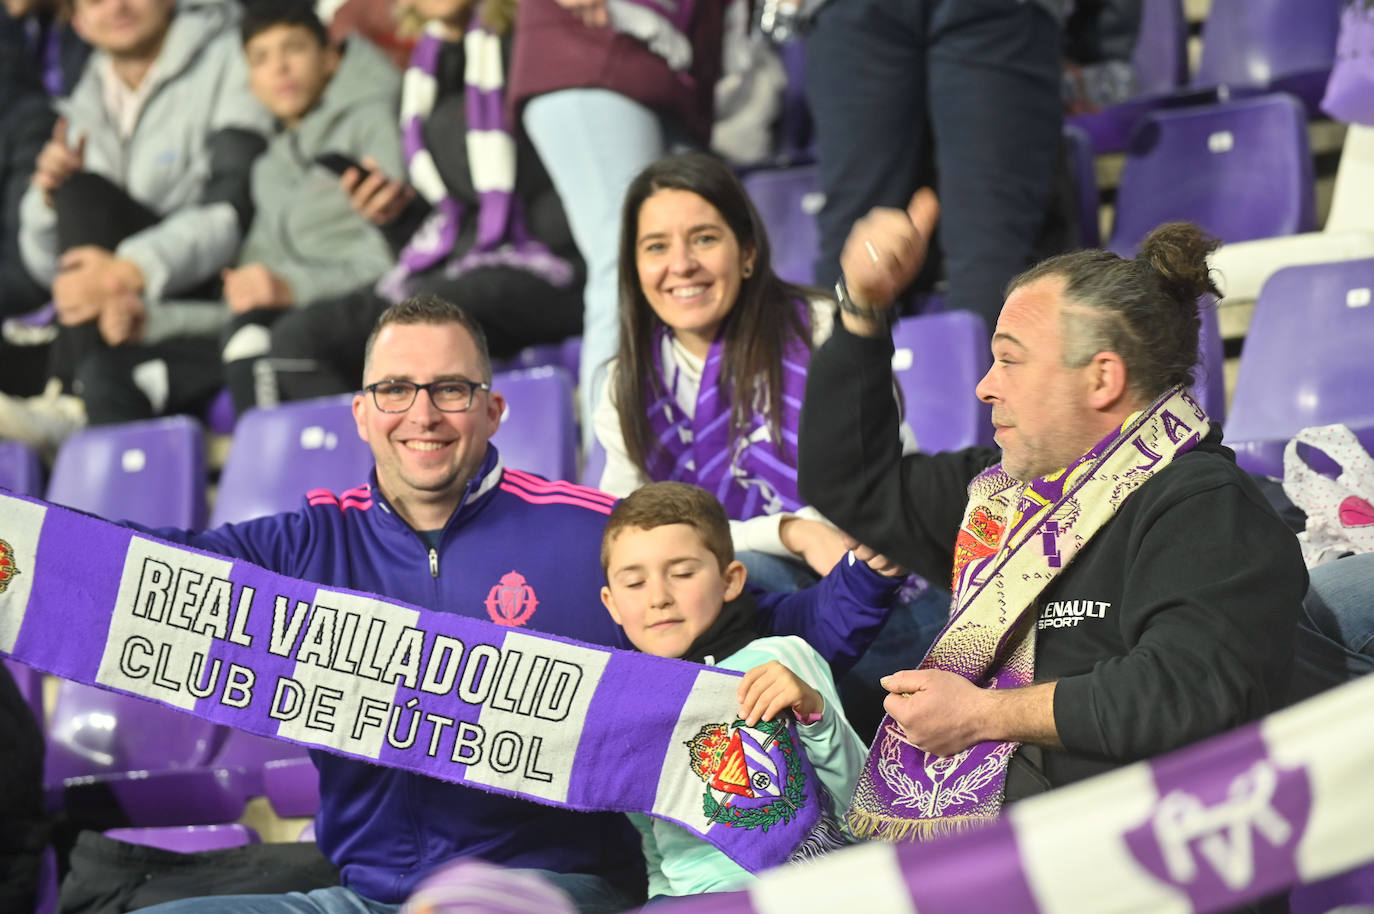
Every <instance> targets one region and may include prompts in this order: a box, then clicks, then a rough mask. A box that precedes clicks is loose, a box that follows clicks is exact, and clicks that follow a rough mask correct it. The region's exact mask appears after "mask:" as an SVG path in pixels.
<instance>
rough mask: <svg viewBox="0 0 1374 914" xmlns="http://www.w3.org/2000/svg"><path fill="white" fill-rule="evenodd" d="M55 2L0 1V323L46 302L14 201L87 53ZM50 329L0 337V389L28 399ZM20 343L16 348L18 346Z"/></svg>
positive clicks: (38, 379)
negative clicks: (26, 259) (24, 250)
mask: <svg viewBox="0 0 1374 914" xmlns="http://www.w3.org/2000/svg"><path fill="white" fill-rule="evenodd" d="M56 8H57V4H56V3H55V2H54V0H4V3H3V5H0V320H5V319H7V318H11V317H16V316H18V315H22V314H25V313H28V312H31V311H33V310H34V309H36V308H38V307H40V306H41V305H43V303H45V302H46V301H48V290H47V289H46V288H45V287H44V286H42V285H41V284H40V283H38V282H36V281H35V280H34V279H33V277H31V276H30V275H29V273H28V270H27V269H25V268H24V264H23V260H22V259H21V258H20V256H19V203H20V201H21V200H22V199H23V197H24V191H25V190H26V189H27V188H28V186H29V178H30V177H31V176H32V174H33V168H34V162H36V161H37V159H38V153H39V152H40V151H41V150H42V149H43V144H44V143H46V142H47V140H48V137H49V136H50V135H51V134H52V125H53V120H54V119H55V118H56V114H55V113H54V112H53V110H52V100H53V99H54V98H57V97H59V96H62V95H65V94H67V92H68V91H70V89H71V87H72V86H74V85H76V81H77V79H79V78H80V76H81V70H82V68H83V67H84V66H85V64H86V57H87V55H88V54H89V52H90V49H89V48H88V47H87V45H86V43H85V42H83V41H82V40H81V39H80V38H78V37H77V36H76V34H75V33H74V32H73V31H72V29H71V27H70V25H69V24H68V23H66V22H63V21H61V20H60V19H59V17H58V16H57V9H56ZM51 341H52V331H51V330H50V329H48V328H43V329H42V330H40V331H39V332H38V333H30V334H16V341H15V342H10V341H9V340H4V339H0V392H2V393H8V394H16V395H19V396H31V395H34V394H37V393H38V392H39V391H41V390H42V389H43V383H44V381H45V380H46V378H47V359H48V352H47V345H48V344H49V343H51ZM21 342H22V343H23V345H19V343H21Z"/></svg>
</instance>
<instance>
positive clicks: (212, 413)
mask: <svg viewBox="0 0 1374 914" xmlns="http://www.w3.org/2000/svg"><path fill="white" fill-rule="evenodd" d="M234 421H235V416H234V398H233V396H232V395H230V393H229V388H227V387H225V388H223V389H222V390H220V392H219V393H217V394H215V399H213V400H211V401H210V405H209V406H207V407H206V408H205V427H206V428H208V429H209V430H210V431H212V432H214V433H215V434H218V435H231V434H233V432H234Z"/></svg>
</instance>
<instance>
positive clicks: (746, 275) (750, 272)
mask: <svg viewBox="0 0 1374 914" xmlns="http://www.w3.org/2000/svg"><path fill="white" fill-rule="evenodd" d="M740 272H741V273H743V274H744V278H745V279H748V278H749V277H750V276H753V275H754V268H753V267H752V266H751V265H749V264H745V267H744V269H743V270H741V271H740Z"/></svg>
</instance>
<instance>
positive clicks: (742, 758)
mask: <svg viewBox="0 0 1374 914" xmlns="http://www.w3.org/2000/svg"><path fill="white" fill-rule="evenodd" d="M683 745H684V746H686V747H687V752H688V754H689V756H690V758H691V766H692V773H693V774H695V775H696V776H697V777H699V778H701V780H702V781H704V782H705V783H706V792H705V794H703V796H702V801H701V802H702V812H703V813H705V815H706V819H707V821H708V822H718V823H720V824H722V825H725V826H727V827H729V828H744V829H754V828H760V829H762V830H764V831H768V829H769V828H771V827H772V826H774V825H776V824H778V823H779V822H790V821H791V820H792V818H793V816H795V815H796V814H797V812H798V810H800V809H801V807H802V804H803V803H805V802H806V793H805V792H804V791H805V789H806V775H805V774H804V773H803V771H802V753H801V748H800V747H799V746H798V745H797V744H796V741H795V740H794V739H793V737H792V731H791V730H790V729H788V726H787V722H786V721H785V720H782V719H777V720H772V721H759V722H758V723H757V724H755V725H754V726H753V727H746V726H745V724H744V721H742V720H738V719H737V720H735V721H734V722H733V723H730V724H723V723H722V724H707V725H706V726H704V727H702V728H701V729H700V730H698V731H697V735H696V736H694V737H692V738H691V739H690V740H688V741H687V742H685V743H683Z"/></svg>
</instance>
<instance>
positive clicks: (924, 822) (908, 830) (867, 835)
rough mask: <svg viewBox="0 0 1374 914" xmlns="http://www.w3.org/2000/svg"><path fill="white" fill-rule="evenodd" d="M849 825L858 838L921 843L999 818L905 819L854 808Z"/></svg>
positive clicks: (849, 814) (964, 830)
mask: <svg viewBox="0 0 1374 914" xmlns="http://www.w3.org/2000/svg"><path fill="white" fill-rule="evenodd" d="M844 821H845V826H846V827H848V829H849V831H850V832H851V833H852V834H853V835H854V836H855V837H856V838H861V839H864V840H873V841H887V842H889V843H894V844H898V843H905V842H912V843H920V842H924V841H933V840H934V839H936V838H943V837H945V836H946V835H956V834H962V833H963V832H968V831H974V830H975V829H978V828H982V827H983V826H984V825H988V824H990V823H992V822H996V821H997V817H996V816H947V817H945V818H942V819H903V818H900V817H897V816H884V815H878V814H876V813H871V812H864V811H862V810H860V809H857V808H850V810H849V812H847V813H846V814H845V820H844Z"/></svg>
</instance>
